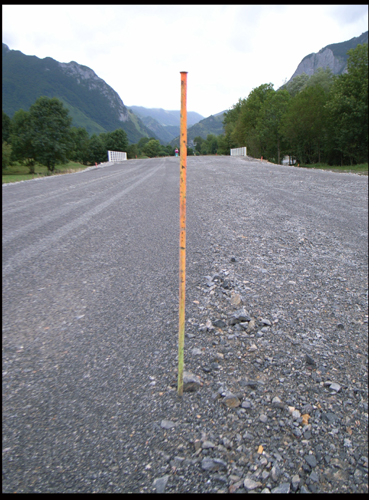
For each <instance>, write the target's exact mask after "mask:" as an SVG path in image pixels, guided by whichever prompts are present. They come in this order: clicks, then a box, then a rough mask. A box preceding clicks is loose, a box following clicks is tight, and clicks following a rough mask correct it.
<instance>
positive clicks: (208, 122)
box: [170, 111, 224, 147]
mask: <svg viewBox="0 0 369 500" xmlns="http://www.w3.org/2000/svg"><path fill="white" fill-rule="evenodd" d="M223 115H224V111H223V112H221V113H218V114H217V115H210V116H209V117H208V118H204V119H203V120H201V121H200V122H199V123H196V124H195V125H192V127H189V128H188V129H187V144H188V145H189V146H190V147H192V146H193V140H194V138H195V137H197V136H200V137H202V138H203V139H206V138H207V136H208V135H209V134H214V135H221V134H224V128H223ZM170 145H171V146H178V145H179V136H177V137H176V138H175V139H173V140H172V141H171V142H170Z"/></svg>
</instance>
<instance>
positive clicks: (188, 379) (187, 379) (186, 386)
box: [183, 371, 201, 392]
mask: <svg viewBox="0 0 369 500" xmlns="http://www.w3.org/2000/svg"><path fill="white" fill-rule="evenodd" d="M200 385H201V383H200V378H199V377H197V376H196V375H194V374H193V373H191V372H187V371H184V372H183V391H184V392H195V391H197V389H198V388H199V387H200Z"/></svg>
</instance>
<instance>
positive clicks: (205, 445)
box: [202, 441, 215, 450]
mask: <svg viewBox="0 0 369 500" xmlns="http://www.w3.org/2000/svg"><path fill="white" fill-rule="evenodd" d="M202 448H203V449H205V450H206V449H208V448H215V444H214V443H212V442H211V441H204V442H203V443H202Z"/></svg>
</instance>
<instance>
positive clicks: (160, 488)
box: [153, 474, 169, 493]
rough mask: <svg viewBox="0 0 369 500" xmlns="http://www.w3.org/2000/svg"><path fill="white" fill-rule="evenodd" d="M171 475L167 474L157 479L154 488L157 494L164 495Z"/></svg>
mask: <svg viewBox="0 0 369 500" xmlns="http://www.w3.org/2000/svg"><path fill="white" fill-rule="evenodd" d="M168 479H169V475H168V474H166V475H165V476H163V477H157V478H156V479H155V480H154V483H153V486H154V488H155V489H156V493H164V490H165V487H166V485H167V482H168Z"/></svg>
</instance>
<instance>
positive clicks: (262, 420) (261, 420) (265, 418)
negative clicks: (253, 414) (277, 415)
mask: <svg viewBox="0 0 369 500" xmlns="http://www.w3.org/2000/svg"><path fill="white" fill-rule="evenodd" d="M259 420H260V422H263V424H265V423H266V422H267V421H268V417H267V416H266V415H264V414H261V415H260V417H259Z"/></svg>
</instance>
